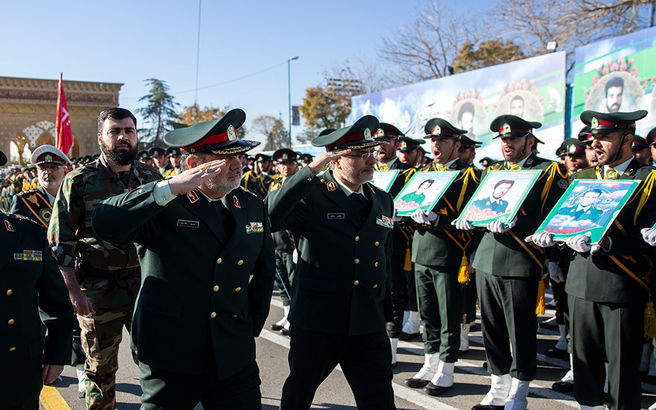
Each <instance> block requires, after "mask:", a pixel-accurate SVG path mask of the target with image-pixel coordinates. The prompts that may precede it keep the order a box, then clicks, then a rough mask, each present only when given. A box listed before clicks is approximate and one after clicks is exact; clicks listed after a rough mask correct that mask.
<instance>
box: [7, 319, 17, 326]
mask: <svg viewBox="0 0 656 410" xmlns="http://www.w3.org/2000/svg"><path fill="white" fill-rule="evenodd" d="M14 323H16V321H15V320H14V319H9V320H8V321H7V324H8V325H10V326H11V325H13V324H14Z"/></svg>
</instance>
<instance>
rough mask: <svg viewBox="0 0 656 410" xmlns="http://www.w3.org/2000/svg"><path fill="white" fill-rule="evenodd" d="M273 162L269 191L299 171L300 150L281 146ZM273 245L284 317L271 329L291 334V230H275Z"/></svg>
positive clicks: (277, 283) (292, 270)
mask: <svg viewBox="0 0 656 410" xmlns="http://www.w3.org/2000/svg"><path fill="white" fill-rule="evenodd" d="M273 162H274V164H275V166H276V168H277V170H278V174H276V175H275V176H274V177H273V181H272V182H271V185H269V193H271V192H273V191H275V190H277V189H279V188H280V187H281V186H282V184H283V183H284V182H285V181H286V180H287V178H289V177H291V176H292V175H294V174H295V173H297V172H298V170H299V167H298V152H295V151H292V150H291V149H289V148H281V149H279V150H277V151H276V152H274V153H273ZM272 237H273V245H274V249H275V254H276V279H275V282H276V287H277V288H278V290H279V291H280V300H281V301H282V308H283V312H284V315H283V318H282V319H280V320H279V321H278V322H276V323H274V324H272V325H271V329H273V330H279V331H280V332H282V334H284V335H289V320H288V319H287V317H288V315H289V302H290V297H291V292H292V280H293V279H294V266H295V263H294V255H293V254H294V250H295V249H296V244H295V241H294V237H293V236H292V233H291V231H288V230H281V231H276V232H273V234H272Z"/></svg>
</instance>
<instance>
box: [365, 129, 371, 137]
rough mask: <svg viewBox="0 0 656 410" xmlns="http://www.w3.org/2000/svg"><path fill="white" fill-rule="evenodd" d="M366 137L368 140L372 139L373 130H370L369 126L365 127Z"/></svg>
mask: <svg viewBox="0 0 656 410" xmlns="http://www.w3.org/2000/svg"><path fill="white" fill-rule="evenodd" d="M364 139H367V140H368V139H371V131H370V130H369V128H365V129H364Z"/></svg>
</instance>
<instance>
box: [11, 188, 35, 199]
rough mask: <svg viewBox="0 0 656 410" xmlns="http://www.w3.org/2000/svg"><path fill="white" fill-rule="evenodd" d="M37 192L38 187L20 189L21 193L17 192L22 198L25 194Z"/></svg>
mask: <svg viewBox="0 0 656 410" xmlns="http://www.w3.org/2000/svg"><path fill="white" fill-rule="evenodd" d="M35 192H37V190H36V188H32V189H28V190H27V191H20V192H19V193H17V194H16V196H17V197H19V198H22V197H24V196H25V195H30V194H33V193H35Z"/></svg>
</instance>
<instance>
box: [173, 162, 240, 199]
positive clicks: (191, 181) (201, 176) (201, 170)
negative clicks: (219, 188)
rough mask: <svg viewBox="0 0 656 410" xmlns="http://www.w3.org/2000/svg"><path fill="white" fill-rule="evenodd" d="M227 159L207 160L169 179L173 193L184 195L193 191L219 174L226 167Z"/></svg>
mask: <svg viewBox="0 0 656 410" xmlns="http://www.w3.org/2000/svg"><path fill="white" fill-rule="evenodd" d="M226 162H227V161H226V160H225V159H217V160H214V161H210V162H205V163H203V164H200V165H199V166H197V167H194V168H190V169H188V170H186V171H184V172H182V173H180V175H176V176H174V177H173V178H171V179H169V180H168V181H169V188H170V189H171V193H172V194H173V195H182V194H186V193H187V192H191V191H193V190H194V189H196V188H198V187H199V186H201V185H202V184H203V182H205V181H207V180H208V179H210V178H212V177H215V176H217V175H219V174H220V173H221V172H222V171H223V169H224V168H225V167H226Z"/></svg>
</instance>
